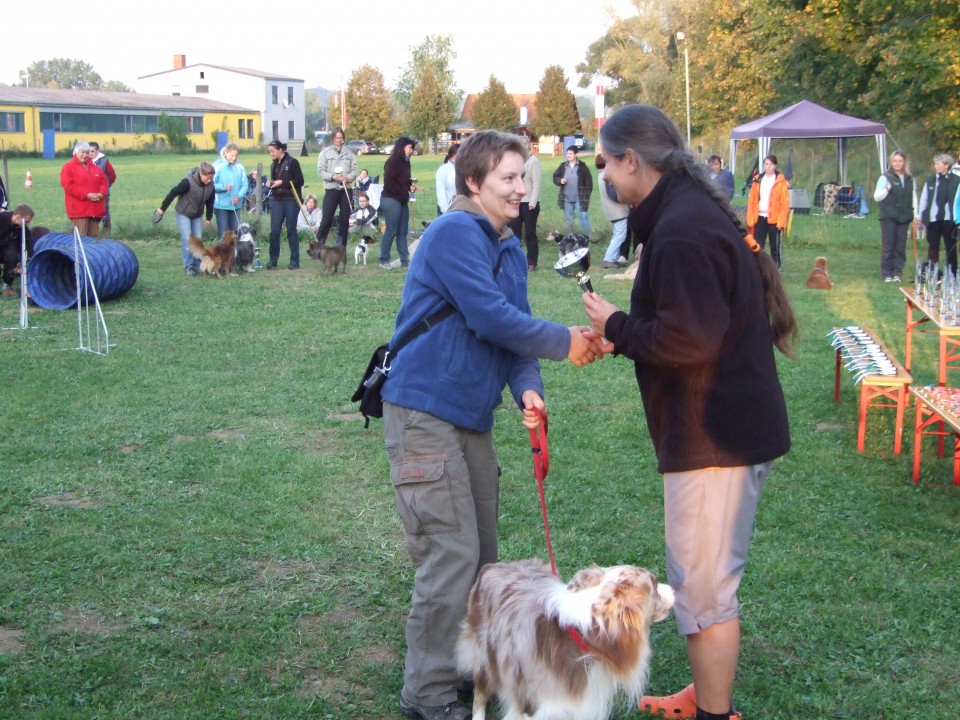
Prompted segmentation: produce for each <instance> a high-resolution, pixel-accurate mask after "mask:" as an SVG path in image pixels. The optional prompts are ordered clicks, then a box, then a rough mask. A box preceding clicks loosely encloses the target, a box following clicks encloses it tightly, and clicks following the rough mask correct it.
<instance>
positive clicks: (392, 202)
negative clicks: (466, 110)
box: [380, 137, 417, 270]
mask: <svg viewBox="0 0 960 720" xmlns="http://www.w3.org/2000/svg"><path fill="white" fill-rule="evenodd" d="M416 146H417V141H416V140H414V139H413V138H408V137H400V138H398V139H397V142H396V143H395V144H394V146H393V152H392V153H390V157H388V158H387V161H386V162H385V163H384V164H383V193H382V194H381V195H380V210H381V211H382V212H383V217H384V219H385V220H386V222H387V231H386V232H385V233H384V234H383V240H381V242H380V269H381V270H389V269H390V248H391V246H392V245H393V241H394V240H396V241H397V254H399V255H400V265H401V267H407V265H409V264H410V253H409V252H408V251H407V235H408V234H409V232H410V207H409V205H408V203H409V202H410V188H411V187H412V186H413V176H412V175H411V174H410V156H411V155H413V150H414V148H415V147H416Z"/></svg>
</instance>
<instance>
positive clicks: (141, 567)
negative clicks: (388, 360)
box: [0, 154, 960, 720]
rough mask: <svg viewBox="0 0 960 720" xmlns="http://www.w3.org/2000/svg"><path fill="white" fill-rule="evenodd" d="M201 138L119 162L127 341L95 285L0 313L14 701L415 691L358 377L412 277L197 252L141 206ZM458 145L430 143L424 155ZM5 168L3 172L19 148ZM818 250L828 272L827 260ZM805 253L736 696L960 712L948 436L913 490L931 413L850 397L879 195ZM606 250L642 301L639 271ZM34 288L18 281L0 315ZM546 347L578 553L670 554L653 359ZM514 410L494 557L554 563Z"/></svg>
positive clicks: (41, 200)
mask: <svg viewBox="0 0 960 720" xmlns="http://www.w3.org/2000/svg"><path fill="white" fill-rule="evenodd" d="M250 157H251V156H248V155H247V154H244V155H241V161H243V162H245V164H246V165H247V166H248V168H249V166H250V165H251V164H252V163H250V162H248V160H249V159H250ZM374 157H376V156H374ZM200 159H202V158H201V157H200V156H181V157H173V158H169V157H165V156H150V157H120V158H116V165H117V172H118V174H119V175H120V181H118V186H117V192H118V195H117V196H116V197H117V198H123V200H122V201H121V200H119V199H118V200H117V205H116V206H115V208H116V209H115V212H116V213H117V215H116V221H115V226H116V227H117V228H118V229H119V230H120V231H121V232H120V233H116V234H117V235H118V236H122V239H127V240H128V241H129V243H130V245H131V247H132V248H133V249H134V251H135V252H136V254H137V256H138V258H139V261H140V268H141V272H140V277H139V278H138V281H137V284H136V285H135V286H134V287H133V289H132V290H131V291H130V292H129V293H127V294H126V295H125V296H124V297H122V298H120V299H118V300H116V301H111V302H109V303H106V304H105V305H104V311H105V315H106V322H107V324H108V326H109V329H110V338H111V341H112V342H114V343H116V345H115V347H113V348H112V349H111V351H110V354H109V356H107V357H98V356H93V355H90V354H86V353H80V352H77V351H76V350H74V349H73V348H74V347H75V345H76V333H77V321H76V315H75V313H73V312H52V311H44V310H39V309H36V308H34V309H31V311H30V321H31V325H33V326H34V329H31V330H26V331H20V330H12V331H11V330H4V331H2V332H0V351H2V353H3V357H4V362H3V364H2V367H3V369H2V371H0V373H2V375H0V379H2V380H3V387H4V388H5V398H4V399H5V402H4V409H3V429H4V432H3V433H2V434H0V457H2V458H3V461H4V468H5V470H6V472H5V473H4V482H3V483H2V484H0V717H16V718H28V719H37V720H39V719H40V718H43V719H47V718H77V719H80V718H91V717H97V718H131V717H137V718H151V719H153V718H170V719H171V720H172V719H174V718H176V719H178V720H179V719H182V718H197V719H200V718H211V717H218V718H219V717H238V718H239V717H263V718H315V717H321V718H395V717H398V713H397V710H396V700H397V695H398V693H399V689H400V686H401V682H402V658H403V652H404V641H403V623H404V618H405V614H406V611H407V608H408V603H409V594H410V589H411V587H412V572H411V568H410V566H409V561H408V559H407V556H406V550H405V547H404V542H403V536H402V532H401V528H400V524H399V522H398V519H397V517H396V511H395V509H394V507H393V493H392V488H391V486H390V483H389V479H388V469H387V462H386V457H385V453H384V450H383V444H382V434H381V432H380V423H379V421H374V422H373V423H372V425H371V428H370V429H368V430H364V429H363V422H362V421H361V420H360V418H359V416H358V415H357V414H356V408H355V406H354V405H353V404H352V403H350V402H349V397H350V395H351V393H352V392H353V390H354V388H355V387H356V382H357V380H358V377H359V374H360V372H361V371H362V369H363V367H365V365H366V361H367V359H368V357H369V353H370V352H371V351H372V349H373V347H374V346H375V345H377V344H378V343H380V342H383V341H384V340H385V338H387V337H388V336H389V334H390V331H391V328H392V323H393V317H394V315H395V313H396V310H397V306H398V304H399V295H400V291H401V288H402V284H403V277H404V276H403V274H402V273H400V272H389V273H388V272H383V271H380V270H379V269H378V268H377V267H376V266H375V265H368V266H366V267H362V266H361V267H359V268H358V267H355V266H354V265H353V263H352V258H351V259H350V261H349V263H350V264H349V267H348V272H347V274H346V275H339V274H338V275H336V276H332V277H325V276H323V275H322V273H321V271H320V269H319V267H318V266H317V264H316V263H315V262H313V261H311V260H309V259H308V258H306V256H304V259H303V264H304V267H303V269H302V270H300V271H297V272H289V271H287V270H283V269H281V270H278V271H275V272H269V273H268V272H258V273H254V274H250V275H244V276H241V277H237V278H227V279H225V280H223V281H216V280H213V279H204V278H193V279H191V278H187V277H185V275H184V273H183V271H182V269H181V268H180V260H179V242H178V240H177V238H176V232H175V230H174V229H173V224H172V222H170V219H169V218H168V219H167V220H164V222H163V223H161V224H160V225H158V226H154V225H151V224H150V222H149V217H150V214H151V213H152V210H153V209H154V207H155V206H156V204H157V203H158V202H159V199H160V198H162V196H163V194H164V193H165V192H166V191H167V189H169V187H170V186H172V185H173V184H174V183H175V182H176V181H177V180H179V178H180V177H182V176H183V173H184V172H185V169H189V167H192V166H194V165H196V163H197V162H199V160H200ZM382 161H383V158H382V157H377V159H376V161H374V158H373V157H371V158H369V159H367V158H364V159H363V161H362V163H363V164H364V165H366V166H367V167H371V166H372V164H373V163H374V162H379V163H380V164H381V166H382ZM303 162H304V165H305V166H307V164H308V163H315V157H314V158H313V159H312V161H311V160H310V159H304V160H303ZM437 162H438V160H437V159H435V158H433V159H432V158H415V159H414V163H415V164H414V168H415V173H417V175H418V177H420V176H421V175H426V174H427V173H425V172H424V170H422V168H429V167H430V166H431V163H432V167H433V168H435V167H436V163H437ZM30 163H31V164H30V167H31V170H32V172H33V177H34V188H33V190H32V191H31V193H32V194H30V195H28V197H29V198H30V201H31V203H32V204H34V206H35V207H36V208H37V209H38V213H39V215H38V221H43V224H47V225H51V226H53V227H55V229H56V223H54V222H49V221H48V219H49V218H53V217H60V218H61V222H63V219H62V196H61V193H60V191H59V185H58V184H57V180H56V178H57V172H58V170H59V167H60V165H62V161H61V160H59V159H58V160H57V161H51V162H48V163H47V164H43V163H41V164H37V163H36V162H34V161H30ZM10 165H11V177H12V178H13V177H16V175H15V173H14V170H13V168H14V167H17V168H22V169H23V171H24V172H25V168H26V166H27V164H26V162H24V161H22V160H17V161H15V162H14V161H11V163H10ZM374 167H375V166H374ZM547 168H548V164H547V163H546V162H545V163H544V170H545V172H546V171H547ZM305 170H306V174H307V175H308V176H309V177H311V184H314V182H315V181H313V180H312V177H313V176H311V175H310V168H307V167H305ZM431 175H432V174H431ZM428 176H430V175H428ZM431 179H432V178H431ZM423 182H424V183H425V182H426V178H423ZM119 183H124V185H121V184H119ZM126 183H129V185H128V186H126V187H125V184H126ZM21 187H22V186H21ZM21 187H18V186H17V185H14V187H13V191H14V193H13V200H14V202H19V201H21V200H22V199H23V198H24V196H25V194H24V193H23V191H22V189H21ZM316 187H319V183H318V182H317V183H316ZM121 188H123V191H122V192H123V193H127V192H129V195H126V194H120V193H121ZM423 192H424V193H425V194H426V193H427V192H428V190H426V188H425V190H424V191H423ZM548 192H549V191H548ZM548 197H549V196H548ZM550 205H551V203H550V202H549V201H545V204H544V208H545V211H546V209H547V208H548V207H550ZM418 212H419V211H418ZM598 222H599V223H602V221H599V220H598ZM598 226H600V225H599V224H598ZM61 227H62V226H61ZM549 228H550V224H549V222H547V223H541V237H542V236H543V235H545V234H546V232H547V230H548V229H549ZM260 243H261V248H263V247H265V245H264V243H265V238H264V236H263V235H262V234H261V238H260ZM285 252H286V251H285V250H284V255H282V258H285ZM541 252H542V253H543V265H544V270H542V271H540V272H537V273H534V274H532V275H531V277H530V299H531V303H532V305H533V308H534V312H535V313H537V314H539V315H544V316H546V317H549V318H551V319H554V320H557V321H559V322H563V323H566V324H573V323H579V322H583V321H584V318H585V316H584V314H583V311H582V306H581V304H580V301H579V294H578V292H577V290H576V289H575V286H574V283H573V281H571V280H569V279H565V278H562V277H560V276H558V275H557V274H556V273H553V272H549V271H547V270H546V267H547V260H548V259H552V258H553V257H555V256H554V255H552V252H554V251H553V250H552V248H550V247H548V245H547V243H544V246H543V248H542V250H541ZM912 253H913V250H912V246H911V248H910V249H909V250H908V255H910V256H912ZM818 255H826V256H827V257H828V258H829V260H830V268H831V277H832V279H833V281H834V282H835V283H836V287H835V289H834V290H832V291H830V292H817V291H810V290H807V289H806V288H805V287H804V280H805V278H806V275H807V273H808V272H809V269H810V267H811V266H812V264H813V260H814V258H815V257H816V256H818ZM784 257H785V266H784V279H785V282H786V284H787V288H788V291H789V293H790V296H791V299H792V301H793V303H794V306H795V309H796V311H797V313H798V316H799V319H800V323H801V330H802V339H801V342H800V345H799V349H798V356H797V359H796V360H788V359H784V358H780V359H779V364H780V370H781V377H782V380H783V384H784V389H785V392H786V396H787V402H788V407H789V411H790V420H791V430H792V436H793V450H792V451H791V452H790V453H789V454H788V455H787V456H786V457H785V458H783V459H782V460H779V461H778V462H777V463H776V464H775V468H774V473H773V475H772V477H771V480H770V482H769V484H768V486H767V489H766V492H765V494H764V497H763V500H762V502H761V506H760V512H759V515H758V518H757V527H756V530H755V534H754V540H753V544H752V547H751V555H750V561H749V563H748V567H747V574H746V578H745V582H744V586H743V589H742V592H741V601H742V603H743V608H742V617H741V622H742V625H743V630H744V638H743V649H742V659H741V664H740V671H739V675H738V679H737V704H738V707H739V709H740V710H741V711H742V712H743V713H744V717H745V718H761V717H762V718H777V719H782V720H794V719H795V718H801V717H813V718H862V717H871V718H891V719H892V718H901V717H929V718H938V719H943V720H946V719H948V718H951V719H952V718H955V717H956V710H955V707H956V700H957V694H956V687H957V685H958V682H960V671H958V668H960V651H958V647H957V641H956V626H957V621H958V581H957V573H956V558H957V551H958V539H957V532H956V529H957V525H958V521H960V512H958V504H960V498H958V491H957V489H956V488H954V487H953V486H952V485H951V484H950V481H949V478H950V470H951V468H950V462H949V460H937V459H936V458H935V454H934V452H933V444H932V443H931V442H930V441H929V440H928V441H927V444H926V446H925V452H924V459H923V472H922V476H921V482H920V484H919V485H918V486H914V485H913V484H912V483H911V481H910V473H911V462H910V458H911V453H912V449H913V441H912V435H911V434H910V433H909V431H908V432H907V433H906V436H905V438H904V451H903V454H902V455H900V456H895V455H893V454H892V452H891V448H892V445H893V432H892V412H886V411H871V416H870V421H869V424H868V430H867V449H866V452H864V453H863V454H859V453H857V452H856V449H855V445H856V425H857V405H856V398H857V395H856V392H855V388H854V386H853V384H852V382H851V380H850V379H849V378H846V377H845V378H844V379H843V383H844V384H843V388H842V397H841V402H840V403H839V404H834V402H833V393H832V390H833V370H834V355H833V351H832V349H831V348H830V347H829V345H828V343H827V340H826V335H827V333H828V332H829V330H830V328H832V327H833V326H835V325H847V324H851V323H857V324H861V325H865V326H869V327H871V328H872V329H873V330H875V331H876V332H877V334H878V335H880V337H881V338H883V340H884V342H885V343H886V344H887V346H888V347H889V348H890V349H891V350H892V351H894V352H895V353H896V354H897V355H898V356H899V357H900V358H901V359H902V357H903V341H904V335H903V332H904V318H905V313H904V308H903V301H902V296H901V294H900V293H899V291H898V289H897V288H896V287H894V286H893V285H892V284H885V283H883V282H881V281H880V280H879V277H878V276H879V267H878V266H879V232H878V227H877V221H876V217H875V215H870V216H868V217H867V218H865V219H861V220H856V219H845V218H841V217H837V216H829V217H820V216H813V215H811V216H798V217H797V218H796V223H795V227H794V232H793V235H792V236H791V238H789V239H788V240H787V241H786V242H785V256H784ZM910 262H912V257H911V260H910V261H908V270H907V272H906V274H905V277H904V280H905V281H909V279H910V275H911V272H910V270H909V263H910ZM690 272H691V274H692V275H694V277H695V273H696V268H691V269H690ZM592 275H593V277H594V286H595V287H596V288H597V290H598V291H599V292H601V293H602V294H604V295H605V296H607V297H609V298H610V299H611V300H613V301H614V302H616V303H618V304H620V305H621V306H625V305H626V304H627V303H628V301H629V291H630V288H629V283H617V282H615V281H611V280H604V279H603V275H604V273H603V272H602V271H600V270H595V271H594V272H592ZM17 307H18V304H17V302H16V301H15V300H11V299H4V300H3V301H2V302H0V327H9V326H11V325H15V324H16V319H17ZM914 348H915V355H914V368H913V374H914V377H915V378H916V380H917V382H918V383H922V384H929V383H932V382H934V381H935V378H936V348H935V343H934V342H933V341H932V340H931V339H930V338H925V337H918V338H916V340H915V343H914ZM429 371H430V368H425V372H429ZM543 372H544V379H545V382H546V387H547V408H548V412H549V414H550V450H551V454H552V463H551V470H550V475H549V477H548V478H547V483H546V484H547V498H548V503H549V511H550V523H551V533H552V536H553V542H554V548H555V551H556V554H557V561H558V564H559V569H560V573H561V575H562V576H563V577H570V576H571V575H572V574H573V573H574V572H575V571H576V570H578V569H579V568H581V567H583V566H585V565H588V564H590V563H592V562H595V563H598V564H601V565H610V564H616V563H635V564H639V565H643V566H645V567H648V568H650V569H651V570H652V571H654V572H655V573H657V574H658V575H660V576H661V577H663V576H664V575H665V561H664V550H663V528H662V514H663V508H662V487H661V479H660V477H659V475H658V474H657V472H656V462H655V458H654V457H653V452H652V448H651V445H650V441H649V439H648V435H647V430H646V427H645V424H644V419H643V412H642V410H641V407H640V400H639V395H638V392H637V389H636V381H635V379H634V377H633V369H632V367H631V366H630V364H629V363H627V362H625V361H624V360H622V359H619V358H607V359H605V360H603V361H601V362H598V363H595V364H594V365H591V366H589V367H586V368H580V369H577V368H574V367H572V366H570V365H569V364H568V363H551V362H545V363H544V364H543ZM911 422H912V411H911V412H908V414H907V425H908V427H909V426H910V423H911ZM756 431H757V432H758V433H760V432H763V428H757V430H756ZM495 437H496V443H497V449H498V454H499V460H500V464H501V465H502V466H503V468H504V475H503V478H502V481H501V482H502V503H501V522H500V533H501V550H500V552H501V557H502V558H503V559H507V560H512V559H519V558H524V557H531V556H533V557H540V558H544V559H545V558H546V548H545V542H544V535H543V527H542V521H541V519H540V511H539V506H538V501H537V494H536V485H535V482H534V479H533V474H532V467H531V462H530V450H529V441H528V435H527V433H526V431H525V430H524V429H523V428H522V426H521V425H520V418H519V413H518V412H517V411H516V410H515V408H513V407H512V405H511V404H510V401H509V400H507V402H506V403H505V404H504V406H502V408H501V410H500V411H498V416H497V426H496V429H495ZM653 647H654V653H655V654H654V660H653V668H652V673H651V678H650V682H649V685H648V688H649V690H650V691H651V692H654V693H657V694H660V693H669V692H673V691H675V690H677V689H679V688H680V687H682V686H683V685H685V684H686V683H687V682H689V670H688V668H687V664H686V655H685V651H684V645H683V643H682V641H681V639H680V638H679V637H678V636H677V635H676V631H675V628H674V625H673V622H672V620H669V619H668V620H667V621H666V622H665V623H663V624H660V625H658V626H656V627H655V628H654V630H653ZM615 717H617V718H630V717H639V715H638V714H637V713H636V712H633V711H631V710H630V709H627V708H622V709H620V710H619V711H618V712H617V713H616V715H615Z"/></svg>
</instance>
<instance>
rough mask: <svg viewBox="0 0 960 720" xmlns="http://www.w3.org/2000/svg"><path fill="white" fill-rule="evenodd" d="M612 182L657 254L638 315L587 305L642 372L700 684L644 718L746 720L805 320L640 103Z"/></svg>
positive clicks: (643, 274)
mask: <svg viewBox="0 0 960 720" xmlns="http://www.w3.org/2000/svg"><path fill="white" fill-rule="evenodd" d="M600 149H601V153H602V155H603V157H604V159H605V160H606V162H607V167H606V169H605V171H604V174H605V177H606V179H607V180H608V181H609V182H610V183H611V184H612V185H613V186H614V188H615V189H616V191H617V195H618V197H619V200H620V202H623V203H628V204H631V205H637V207H636V208H635V209H634V211H633V212H632V213H631V215H630V220H629V222H630V223H631V230H633V232H634V233H635V234H636V235H637V238H638V242H639V243H640V244H642V245H643V251H642V253H641V255H640V266H639V268H638V271H637V276H636V279H635V281H634V285H633V291H632V294H631V301H630V311H629V312H624V311H622V310H619V309H618V308H617V307H616V306H614V305H612V304H611V303H609V302H607V301H606V300H604V299H603V298H602V297H600V296H599V295H597V294H596V293H587V294H585V295H584V306H585V308H586V311H587V314H588V315H589V316H590V320H591V322H592V325H593V329H594V331H595V332H597V333H598V334H600V335H602V336H604V337H605V338H606V339H607V342H608V345H607V347H606V348H605V349H606V350H608V351H612V352H614V353H615V354H618V355H622V356H624V357H626V358H628V359H629V360H631V361H633V364H634V368H635V372H636V377H637V382H638V384H639V386H640V394H641V397H642V400H643V405H644V410H645V413H646V418H647V426H648V428H649V431H650V436H651V438H652V440H653V445H654V449H655V451H656V454H657V462H658V469H659V471H660V472H661V473H663V486H664V514H665V517H664V524H665V528H666V533H665V535H666V545H667V550H666V562H667V578H668V580H669V582H670V585H671V586H672V587H673V589H674V590H675V591H676V598H677V599H676V604H675V606H674V613H675V616H676V618H677V626H678V629H679V631H680V633H681V634H682V635H684V636H685V637H686V639H687V654H688V657H689V660H690V668H691V671H692V674H693V684H691V685H689V686H688V687H687V688H685V689H684V690H682V691H681V692H679V693H677V694H676V695H672V696H669V697H644V698H643V699H642V700H641V702H640V706H641V709H647V710H648V711H650V712H652V713H653V714H657V713H658V712H660V711H663V713H664V715H666V716H667V717H672V718H697V720H715V719H716V718H723V719H724V720H727V718H734V717H739V714H738V713H737V712H736V711H735V709H734V707H733V697H732V696H733V679H734V675H735V673H736V669H737V662H738V658H739V650H740V624H739V619H738V601H737V590H738V588H739V585H740V580H741V578H742V575H743V568H744V565H745V563H746V557H747V549H748V546H749V542H750V536H751V534H752V530H753V522H754V516H755V513H756V509H757V505H758V502H759V498H760V493H761V491H762V489H763V486H764V483H765V482H766V479H767V477H768V475H769V473H770V470H771V466H772V464H773V460H775V459H776V458H778V457H781V456H782V455H784V454H785V453H786V452H787V451H788V450H789V448H790V434H789V428H788V425H787V410H786V404H785V402H784V397H783V390H782V388H781V386H780V380H779V378H778V377H777V367H776V362H775V359H774V352H773V348H774V347H777V348H779V349H780V350H781V351H782V352H784V353H786V354H788V355H789V354H791V353H792V346H793V343H794V341H795V339H796V321H795V319H794V316H793V312H792V310H791V308H790V304H789V302H788V301H787V298H786V295H785V293H784V289H783V285H782V283H781V281H780V273H779V272H778V270H777V267H776V265H775V264H774V263H773V261H772V260H771V258H770V256H769V255H767V254H766V253H764V252H760V247H759V245H758V244H757V243H756V241H755V240H754V239H753V237H752V236H750V235H748V234H747V231H746V228H745V227H744V226H743V225H742V224H741V223H740V221H739V220H738V219H737V216H736V215H735V214H734V212H733V211H732V210H731V209H730V205H729V202H728V201H727V200H726V199H725V198H724V197H721V196H720V195H719V193H718V191H717V189H716V186H715V185H714V184H713V183H712V182H711V181H710V178H709V176H708V175H707V174H706V170H705V169H704V168H703V167H702V166H700V164H698V163H696V162H695V161H694V159H693V156H692V155H691V154H690V152H689V151H688V150H687V149H686V148H685V147H684V142H683V139H682V138H681V136H680V132H679V131H678V130H677V128H676V126H675V125H674V124H673V122H672V121H671V120H670V119H669V118H668V117H667V116H666V115H664V114H663V113H662V112H661V111H659V110H657V109H656V108H653V107H650V106H647V105H630V106H628V107H625V108H623V109H621V110H619V111H618V112H616V113H615V114H614V115H613V116H612V117H611V118H610V119H609V120H607V121H606V123H605V124H604V125H603V127H602V129H601V131H600Z"/></svg>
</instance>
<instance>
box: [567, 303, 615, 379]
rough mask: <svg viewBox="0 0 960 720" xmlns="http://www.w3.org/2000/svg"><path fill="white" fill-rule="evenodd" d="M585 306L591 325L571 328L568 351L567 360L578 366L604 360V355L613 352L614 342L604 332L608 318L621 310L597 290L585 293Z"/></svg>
mask: <svg viewBox="0 0 960 720" xmlns="http://www.w3.org/2000/svg"><path fill="white" fill-rule="evenodd" d="M583 307H584V309H585V310H586V311H587V316H588V317H589V318H590V327H587V326H584V325H578V326H574V327H572V328H570V352H569V353H567V360H569V361H570V362H572V363H573V364H574V365H576V366H577V367H582V366H583V365H588V364H590V363H592V362H593V361H594V360H602V359H603V357H604V355H606V354H607V353H611V352H613V349H614V348H613V343H612V342H609V341H608V340H606V338H604V335H603V333H604V332H605V328H606V325H607V320H608V319H609V318H610V316H611V315H613V313H615V312H616V311H617V310H619V308H618V307H617V306H616V305H614V304H613V303H611V302H608V301H606V300H604V299H603V298H602V297H600V296H599V295H597V294H596V293H595V292H585V293H584V294H583Z"/></svg>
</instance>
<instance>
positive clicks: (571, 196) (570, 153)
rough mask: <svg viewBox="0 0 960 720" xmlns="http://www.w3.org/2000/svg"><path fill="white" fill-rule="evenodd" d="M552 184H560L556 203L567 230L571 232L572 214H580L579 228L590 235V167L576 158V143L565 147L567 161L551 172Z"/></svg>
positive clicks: (591, 177)
mask: <svg viewBox="0 0 960 720" xmlns="http://www.w3.org/2000/svg"><path fill="white" fill-rule="evenodd" d="M553 184H554V185H559V186H560V193H559V195H558V196H557V205H558V206H559V207H560V209H561V210H563V217H564V219H565V220H566V221H567V232H568V233H572V232H573V222H574V216H575V215H579V216H580V230H581V231H582V232H583V234H584V235H586V236H587V237H590V212H589V211H590V193H591V192H593V176H591V175H590V168H588V167H587V166H586V165H584V164H583V163H582V162H580V161H579V160H578V159H577V147H576V145H570V146H569V147H567V161H566V162H564V163H561V164H560V167H558V168H557V169H556V171H555V172H554V173H553Z"/></svg>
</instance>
